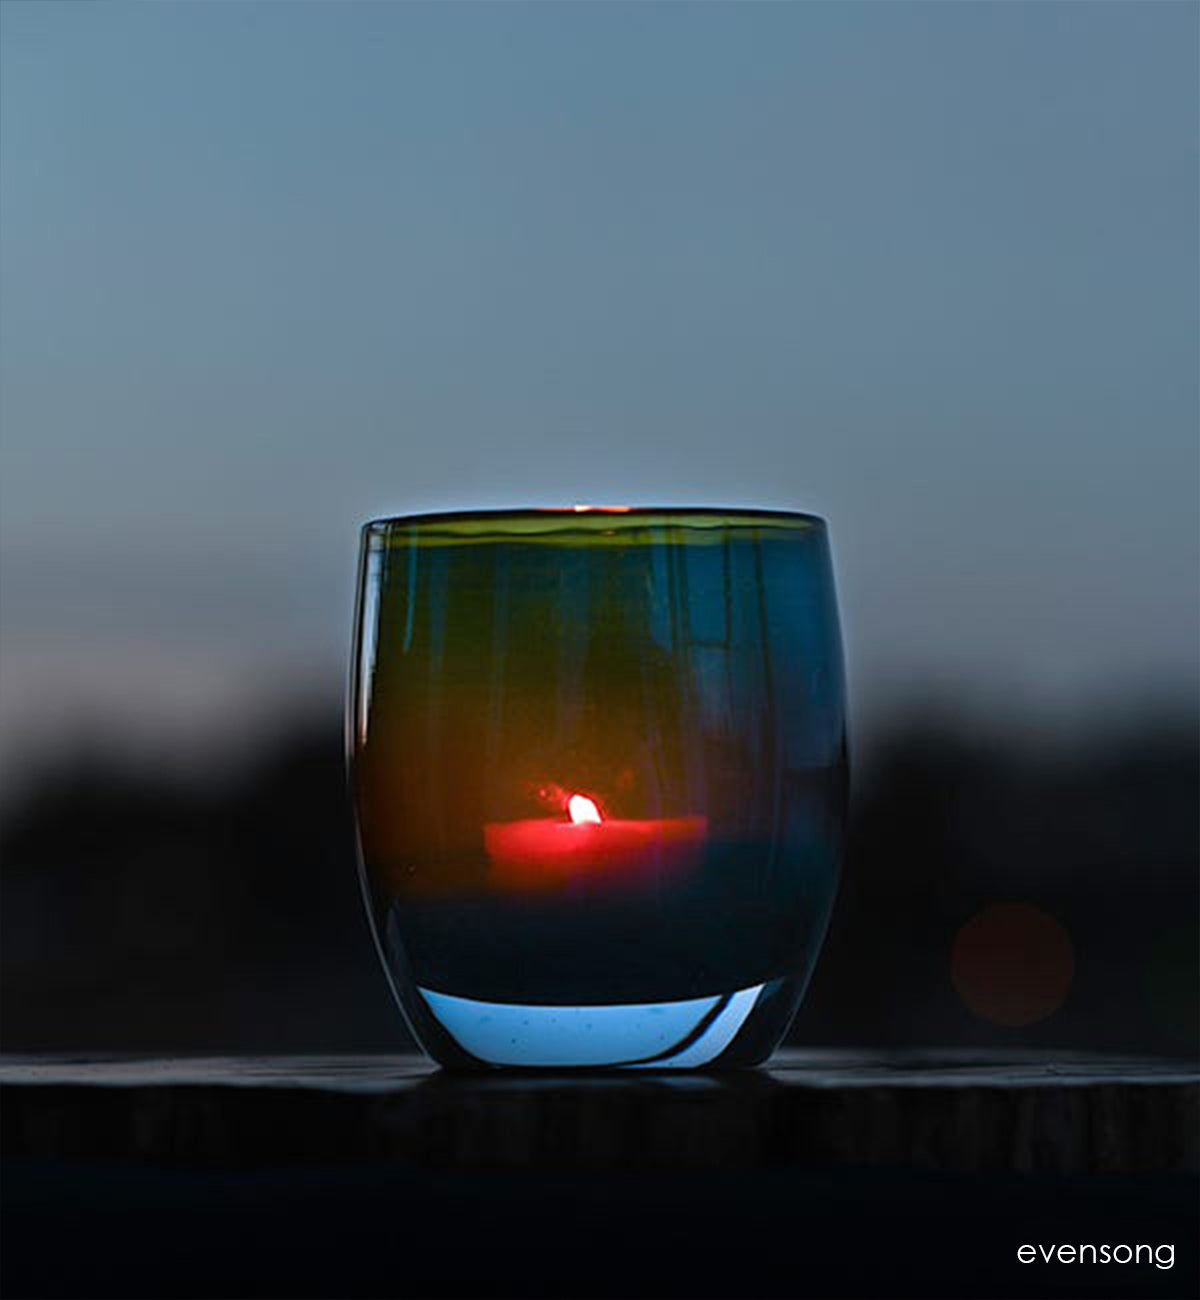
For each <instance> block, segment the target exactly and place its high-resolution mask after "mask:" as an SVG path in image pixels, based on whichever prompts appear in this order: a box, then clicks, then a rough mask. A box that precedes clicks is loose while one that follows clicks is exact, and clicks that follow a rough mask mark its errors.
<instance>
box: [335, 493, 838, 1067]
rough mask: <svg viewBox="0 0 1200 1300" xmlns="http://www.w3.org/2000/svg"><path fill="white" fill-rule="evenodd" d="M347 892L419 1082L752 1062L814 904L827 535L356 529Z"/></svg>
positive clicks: (833, 628) (570, 528)
mask: <svg viewBox="0 0 1200 1300" xmlns="http://www.w3.org/2000/svg"><path fill="white" fill-rule="evenodd" d="M348 739H349V754H350V770H351V785H352V791H353V799H354V806H355V817H356V825H357V829H358V840H359V849H360V861H361V868H362V877H363V887H364V894H365V897H366V900H367V905H368V911H369V913H370V918H371V924H372V927H373V930H374V934H375V938H376V941H377V944H378V948H379V952H380V955H381V957H382V960H383V964H384V968H385V970H386V972H387V975H388V977H389V980H390V982H391V986H392V988H393V990H394V992H395V995H396V999H397V1001H398V1003H399V1005H400V1007H401V1009H402V1010H403V1013H404V1015H405V1017H406V1019H407V1021H408V1024H409V1026H410V1027H411V1029H412V1031H413V1033H414V1034H415V1036H416V1038H417V1039H418V1041H419V1042H420V1043H421V1045H422V1046H423V1047H424V1048H425V1050H426V1051H427V1052H429V1054H430V1055H431V1056H433V1057H434V1058H435V1059H436V1060H437V1061H439V1062H440V1063H441V1064H443V1065H446V1066H457V1067H487V1066H524V1067H543V1068H550V1067H553V1068H567V1067H592V1068H595V1067H612V1066H643V1067H647V1068H655V1069H659V1068H662V1069H666V1068H677V1067H717V1068H720V1067H725V1066H735V1065H751V1064H755V1063H757V1062H759V1061H762V1060H763V1059H764V1058H765V1057H766V1056H767V1055H768V1054H769V1053H770V1052H771V1051H772V1050H773V1049H774V1047H775V1046H776V1045H777V1044H778V1042H779V1041H780V1039H781V1038H782V1036H783V1034H784V1033H785V1031H786V1029H787V1027H788V1025H789V1023H790V1021H791V1019H792V1017H793V1015H794V1013H795V1011H796V1008H797V1006H798V1005H799V1002H800V999H801V997H802V995H803V993H804V988H805V985H806V984H807V982H808V978H809V975H810V974H811V971H812V968H813V964H814V962H815V961H816V957H817V953H818V950H819V948H820V946H821V942H822V939H823V937H824V933H825V928H826V925H827V922H828V918H829V912H830V908H831V906H832V903H833V898H834V893H835V890H836V882H837V875H838V868H839V860H840V857H841V852H842V843H843V838H844V823H845V806H846V789H847V766H846V744H845V688H844V682H843V670H842V651H841V640H840V633H839V626H838V615H837V606H836V600H835V594H834V583H833V574H832V566H831V562H830V554H829V545H828V539H827V533H826V527H825V524H824V522H823V521H822V520H821V519H818V518H816V517H814V516H812V515H804V514H791V513H785V512H780V511H765V510H764V511H760V510H721V509H626V508H620V509H618V508H586V509H585V508H575V509H568V510H519V511H483V512H477V513H469V514H431V515H418V516H412V517H407V518H396V519H382V520H376V521H374V522H372V523H369V524H367V525H366V526H365V528H364V529H363V535H362V550H361V562H360V572H359V584H358V608H357V614H356V633H355V646H354V652H353V662H352V671H351V688H350V699H349V709H348Z"/></svg>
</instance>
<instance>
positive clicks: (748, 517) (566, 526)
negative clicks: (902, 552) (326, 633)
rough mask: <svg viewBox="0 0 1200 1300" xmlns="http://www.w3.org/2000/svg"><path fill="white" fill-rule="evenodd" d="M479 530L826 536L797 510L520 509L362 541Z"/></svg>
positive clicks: (449, 515) (427, 515)
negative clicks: (773, 531)
mask: <svg viewBox="0 0 1200 1300" xmlns="http://www.w3.org/2000/svg"><path fill="white" fill-rule="evenodd" d="M476 525H477V526H479V527H480V532H479V534H478V536H479V538H480V540H484V538H486V537H488V536H492V537H494V536H495V535H496V533H497V532H500V533H503V532H505V531H507V530H506V528H505V525H516V526H515V527H512V528H511V535H512V536H514V537H520V536H530V535H539V534H541V535H545V534H548V533H549V534H554V533H562V532H571V531H583V532H593V531H596V532H598V531H605V532H616V531H618V530H623V529H626V528H628V529H634V528H638V527H640V528H647V527H655V526H661V527H673V528H700V529H707V528H717V527H722V526H724V527H727V528H761V527H768V528H770V527H777V528H784V529H796V530H807V529H818V530H824V529H825V528H826V522H825V520H824V519H823V518H822V517H821V516H820V515H815V514H810V513H808V512H807V511H800V510H775V509H762V508H759V507H755V506H593V505H586V506H585V505H575V506H520V507H513V508H503V507H499V508H490V509H485V510H433V511H420V512H416V513H413V514H404V515H383V516H380V517H378V518H375V519H368V520H367V521H366V522H365V523H364V524H363V525H362V532H363V535H364V536H365V535H367V534H371V533H380V532H387V531H390V530H392V529H403V528H415V529H420V530H422V531H425V530H428V531H429V532H431V533H436V532H437V531H438V530H439V529H445V530H447V531H449V532H451V533H455V532H458V530H460V529H461V530H462V532H461V533H460V536H463V537H464V539H465V538H467V537H469V536H471V533H472V531H473V526H476Z"/></svg>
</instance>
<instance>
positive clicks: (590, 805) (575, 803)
mask: <svg viewBox="0 0 1200 1300" xmlns="http://www.w3.org/2000/svg"><path fill="white" fill-rule="evenodd" d="M567 812H568V813H570V815H571V820H572V821H573V822H574V823H575V825H576V826H580V825H582V824H583V823H584V822H591V823H592V824H593V825H595V826H599V825H600V822H601V821H602V820H603V819H602V818H601V816H600V809H599V808H597V807H596V804H595V802H594V801H593V800H591V799H589V798H588V797H587V795H586V794H573V795H572V796H571V797H570V798H569V799H568V800H567Z"/></svg>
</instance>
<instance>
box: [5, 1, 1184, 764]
mask: <svg viewBox="0 0 1200 1300" xmlns="http://www.w3.org/2000/svg"><path fill="white" fill-rule="evenodd" d="M1198 14H1200V11H1198V10H1197V7H1196V6H1195V5H1193V4H1183V3H1179V4H1173V3H1132V2H1131V3H1120V2H1117V3H1093V4H1087V3H1079V4H1066V3H1044V4H1025V3H994V4H993V3H978V4H975V3H971V4H968V3H963V4H932V3H904V2H900V3H894V4H882V3H881V4H874V3H851V4H844V3H780V4H743V3H739V4H734V3H724V4H721V3H716V4H686V3H658V4H625V3H575V4H560V5H555V4H548V3H479V4H474V3H452V4H433V3H428V4H426V3H391V4H389V3H306V4H302V3H291V4H279V3H274V2H269V3H234V2H230V3H221V4H211V3H175V4H132V3H95V4H67V3H60V4H48V3H40V2H34V0H6V2H5V3H4V4H3V6H2V7H0V59H2V64H0V258H2V262H0V273H2V280H0V331H2V332H0V367H2V369H0V382H2V387H0V773H3V774H5V776H6V777H11V776H12V775H13V774H14V773H16V774H18V775H19V773H20V772H21V771H22V770H24V767H25V765H27V764H28V762H30V761H31V757H30V756H31V755H34V754H38V753H44V752H46V751H47V750H49V749H53V748H54V747H55V746H59V745H63V744H73V743H76V741H77V740H78V738H79V737H81V736H84V735H88V736H100V735H103V736H110V737H111V738H112V740H113V743H127V744H130V745H135V746H142V747H143V748H144V749H145V748H147V747H149V749H150V750H153V751H154V752H166V753H170V754H176V753H178V754H181V755H183V754H186V753H190V752H191V751H192V750H193V749H195V748H196V747H201V746H211V745H212V744H214V743H216V744H230V743H233V744H235V745H236V744H241V743H243V742H244V741H246V740H247V738H250V737H252V736H253V735H255V734H257V731H258V730H260V729H261V728H262V727H264V726H266V725H267V724H268V723H269V720H270V719H271V718H272V717H273V716H276V715H277V714H278V713H279V711H280V710H281V709H283V708H285V707H286V706H287V704H288V702H289V701H290V700H298V699H300V698H303V697H305V696H307V695H309V694H311V693H317V694H322V693H324V694H327V695H330V696H332V695H334V694H335V693H336V692H337V690H338V689H340V686H341V682H342V677H343V671H344V661H345V658H346V653H347V644H348V639H349V634H350V617H351V608H352V583H353V578H354V568H355V553H356V547H357V530H358V527H359V525H360V523H361V522H362V521H363V520H365V519H367V518H369V517H372V516H378V515H382V514H392V513H403V512H408V511H424V510H431V509H439V508H470V507H476V506H479V507H484V506H497V505H542V504H571V503H574V502H579V501H599V502H625V503H632V504H672V503H678V504H717V505H720V504H730V505H741V506H769V507H778V508H793V509H800V510H810V511H813V512H816V513H818V514H821V515H824V516H825V517H826V518H827V519H828V520H829V523H830V527H831V533H832V541H833V546H834V554H835V560H836V564H837V572H838V581H839V585H840V594H841V600H842V607H843V614H844V621H845V631H846V639H847V645H848V654H849V668H850V680H851V687H852V706H853V707H854V709H855V710H856V716H857V717H858V718H859V719H863V718H866V719H869V718H871V717H872V716H875V715H876V714H877V713H879V712H880V711H881V710H883V709H887V708H903V707H905V704H906V702H907V703H911V702H914V701H918V700H920V699H922V698H924V697H925V696H926V695H927V694H928V693H930V692H933V693H937V694H942V695H945V696H947V697H948V698H953V699H960V700H962V701H964V702H966V703H968V704H970V703H972V702H976V703H978V704H979V705H980V706H981V707H984V708H985V709H991V710H992V711H993V713H994V715H995V716H996V717H997V718H998V719H999V720H1000V721H1005V720H1010V719H1012V718H1016V717H1026V716H1027V717H1033V718H1042V719H1046V718H1058V717H1064V718H1069V719H1078V718H1087V717H1091V716H1099V715H1100V714H1101V713H1104V712H1105V711H1106V710H1107V711H1113V710H1117V711H1119V710H1122V709H1124V710H1135V709H1137V708H1138V707H1141V703H1140V702H1142V701H1149V700H1151V698H1152V697H1157V696H1159V695H1162V696H1163V697H1164V698H1165V697H1169V696H1171V695H1172V694H1173V693H1175V694H1178V693H1180V692H1183V691H1185V690H1190V689H1194V688H1193V682H1194V674H1195V670H1196V665H1197V637H1198V630H1197V629H1198V607H1197V603H1198V599H1200V597H1198V595H1197V592H1198V590H1200V554H1198V551H1200V540H1198V529H1197V524H1198V519H1197V515H1198V510H1197V491H1198V482H1200V455H1198V441H1197V356H1198V352H1200V329H1198V291H1197V286H1198V284H1200V264H1198V251H1197V250H1198V238H1197V236H1198V229H1200V225H1198V217H1197V195H1198V193H1200V184H1198V127H1197V122H1198V120H1200V97H1198V93H1197V83H1198V77H1197V62H1196V49H1197V36H1198V30H1197V25H1198ZM156 747H157V749H156Z"/></svg>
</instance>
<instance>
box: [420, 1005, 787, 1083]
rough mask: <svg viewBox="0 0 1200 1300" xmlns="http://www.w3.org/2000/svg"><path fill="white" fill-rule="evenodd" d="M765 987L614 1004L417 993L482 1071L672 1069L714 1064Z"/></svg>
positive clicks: (748, 1014)
mask: <svg viewBox="0 0 1200 1300" xmlns="http://www.w3.org/2000/svg"><path fill="white" fill-rule="evenodd" d="M765 987H766V986H765V985H763V984H756V985H754V986H753V987H751V988H746V989H739V990H737V991H736V992H733V993H726V994H723V995H719V996H714V997H706V998H689V999H687V1000H686V1001H681V1002H635V1003H626V1004H623V1005H615V1006H613V1005H607V1006H605V1005H601V1006H533V1005H522V1004H520V1003H505V1002H479V1001H476V1000H475V999H473V998H462V997H454V996H452V995H450V994H448V993H435V992H433V991H432V990H431V989H424V988H418V990H417V991H418V993H419V994H420V996H421V998H422V999H423V1001H424V1003H425V1005H426V1007H427V1008H428V1012H429V1014H430V1015H431V1016H432V1017H433V1019H434V1020H435V1021H436V1022H437V1023H438V1025H439V1026H440V1028H441V1029H442V1030H443V1031H444V1032H445V1033H446V1034H447V1035H448V1036H449V1038H450V1039H451V1040H452V1041H453V1043H454V1045H455V1046H456V1047H457V1048H458V1049H459V1050H460V1051H462V1052H464V1053H465V1054H466V1055H467V1056H468V1057H470V1058H472V1059H473V1060H475V1061H477V1062H479V1063H480V1064H483V1065H498V1066H523V1067H526V1068H533V1069H553V1068H556V1067H564V1068H571V1069H578V1068H580V1067H584V1068H587V1067H592V1068H611V1067H614V1066H620V1067H625V1068H638V1067H641V1068H648V1069H656V1070H664V1069H667V1070H669V1069H696V1068H703V1067H704V1066H706V1065H709V1064H711V1063H712V1062H713V1061H715V1060H716V1059H717V1057H719V1056H720V1055H721V1054H722V1053H723V1052H724V1051H726V1049H727V1048H728V1047H729V1045H730V1044H731V1043H732V1042H733V1040H734V1039H735V1038H736V1037H737V1034H738V1032H739V1030H741V1029H742V1027H743V1026H744V1025H745V1024H746V1022H747V1020H748V1019H749V1018H750V1015H751V1013H752V1012H753V1010H754V1008H755V1005H756V1003H757V1002H758V999H759V996H760V994H761V993H762V991H763V989H764V988H765Z"/></svg>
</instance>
